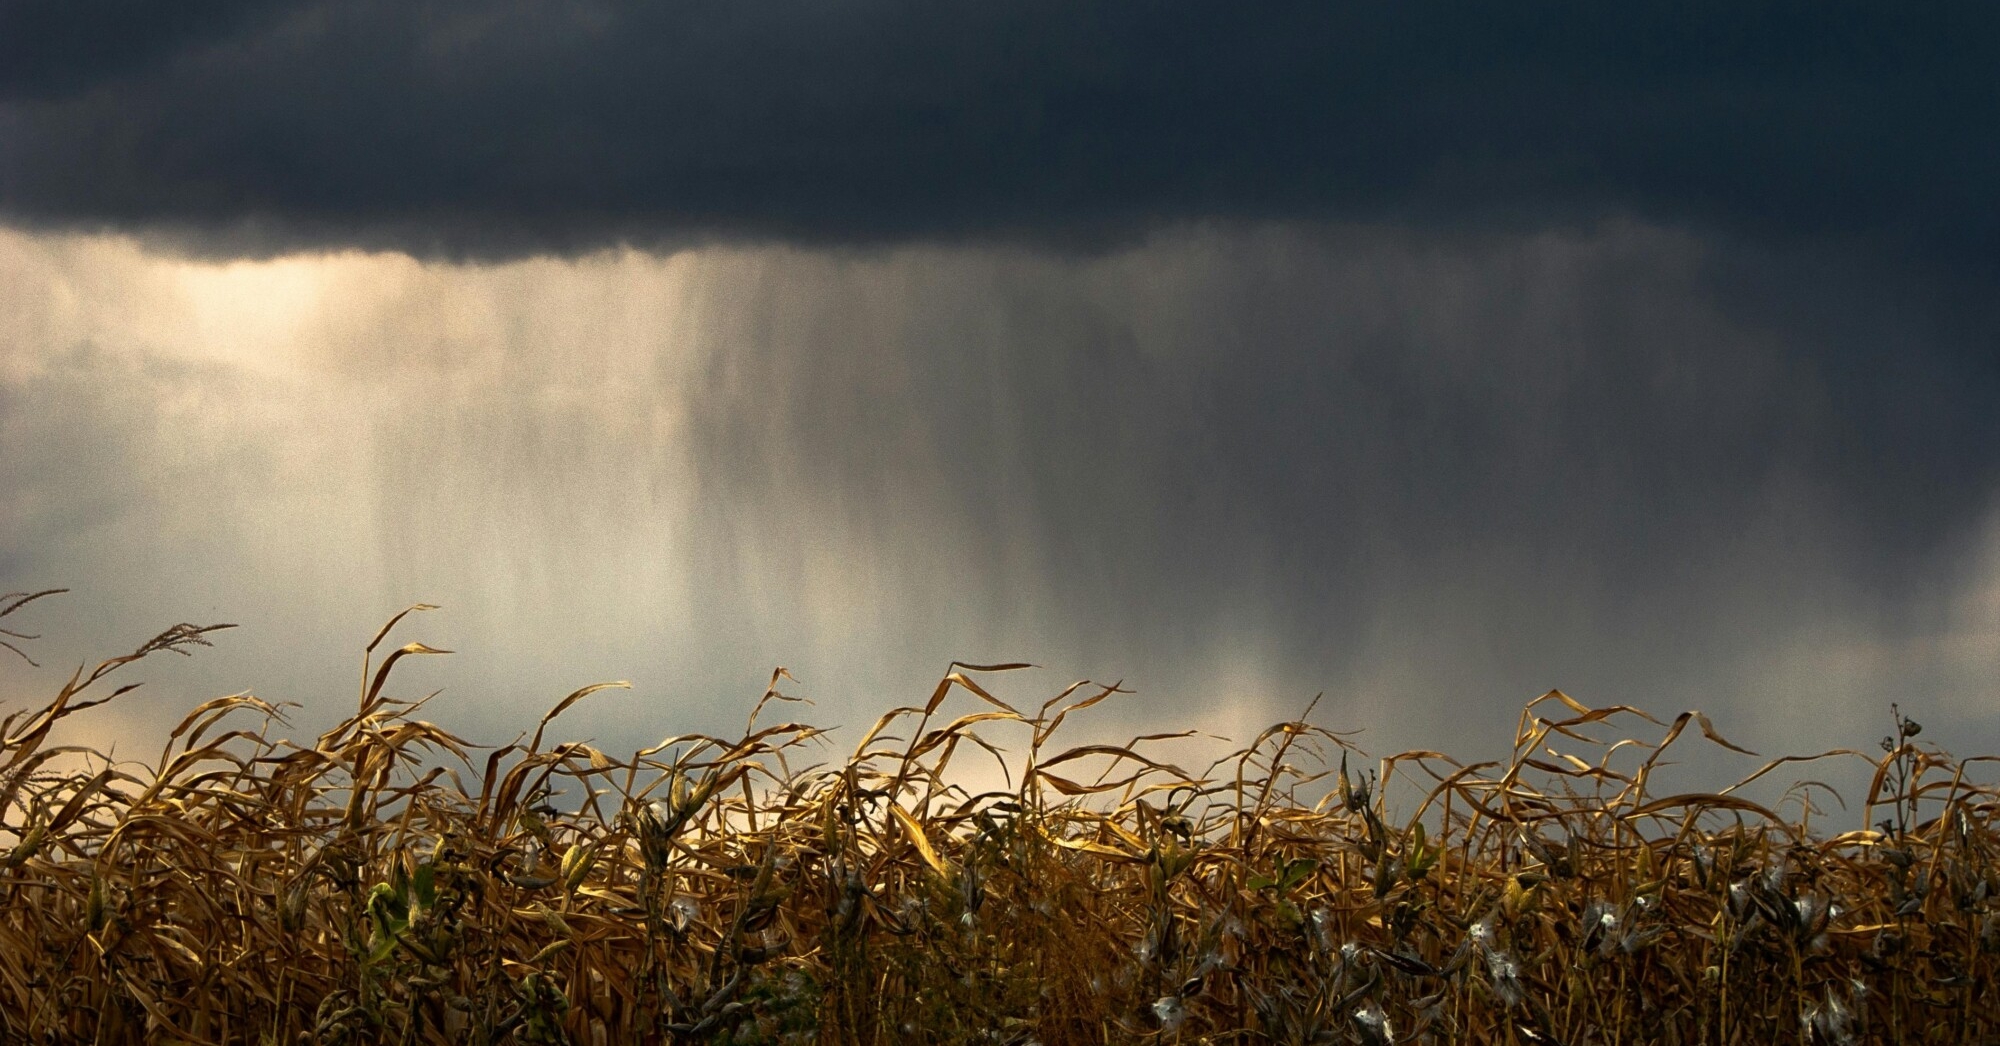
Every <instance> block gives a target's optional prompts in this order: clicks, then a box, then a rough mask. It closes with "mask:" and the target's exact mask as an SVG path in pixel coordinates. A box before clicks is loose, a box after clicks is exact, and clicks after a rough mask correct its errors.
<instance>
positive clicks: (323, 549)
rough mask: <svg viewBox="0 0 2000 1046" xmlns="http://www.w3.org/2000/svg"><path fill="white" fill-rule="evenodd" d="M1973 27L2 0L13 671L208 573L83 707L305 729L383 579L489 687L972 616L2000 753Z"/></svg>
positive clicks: (1995, 236)
mask: <svg viewBox="0 0 2000 1046" xmlns="http://www.w3.org/2000/svg"><path fill="white" fill-rule="evenodd" d="M1996 23H2000V14H1996V13H1995V9H1993V8H1990V7H1988V6H1986V5H1978V4H1971V3H1955V4H1916V5H1903V6H1898V7H1893V8H1892V7H1889V6H1884V5H1876V4H1861V3H1846V2H1831V3H1825V2H1823V3H1813V4H1804V3H1744V2H1741V0H1734V2H1730V3H1721V2H1714V3H1708V2H1698V3H1684V2H1683V3H1663V2H1652V0H1638V2H1633V3H1628V4H1617V5H1606V4H1599V3H1582V2H1536V3H1522V2H1519V0H1511V2H1506V3H1501V2H1487V0H1458V2H1455V3H1448V4H1447V3H1441V2H1423V0H1419V2H1405V3H1395V4H1389V3H1365V2H1364V3H1350V4H1328V3H1323V2H1315V3H1286V2H1277V3H1271V4H1263V5H1254V6H1249V7H1246V6H1243V5H1219V4H1192V3H1167V2H1155V3H1129V2H1120V3H1112V2H1099V0H1064V2H1060V3H1058V2H1053V0H1049V2H1040V0H1012V2H1001V3H995V2H990V0H989V2H981V3H938V2H935V0H931V2H925V3H913V2H901V0H844V2H839V3H828V2H805V0H758V2H751V3H745V2H742V0H728V2H722V0H684V2H675V3H658V2H636V0H635V2H621V0H603V2H594V3H584V2H575V3H558V2H553V0H520V2H516V3H509V4H499V5H496V4H490V3H479V4H474V3H469V2H459V0H438V2H414V3H413V2H408V0H397V2H387V0H384V2H375V0H359V2H342V3H331V2H321V0H284V2H270V0H265V2H257V0H189V2H186V3H181V4H174V5H159V4H149V3H136V2H132V0H67V2H59V0H0V590H6V591H14V590H34V589H40V588H46V587H58V586H60V587H68V588H70V589H71V590H72V592H71V593H69V594H67V595H65V596H62V597H58V598H55V599H52V600H47V601H43V602H41V603H37V604H35V605H34V607H33V608H32V612H30V611H28V610H24V611H23V613H22V615H20V620H21V621H22V625H21V626H20V627H23V628H30V629H31V630H34V631H40V632H43V633H45V636H44V638H42V639H40V640H36V641H34V643H32V644H30V645H29V647H28V649H29V651H30V652H31V653H33V654H34V655H35V656H36V659H37V660H39V661H42V662H43V663H44V666H45V667H43V668H41V669H34V668H31V667H29V666H28V665H26V664H25V663H24V662H21V661H19V660H17V659H13V658H11V657H8V658H7V659H6V661H5V662H4V663H0V697H4V699H5V700H7V701H8V703H9V704H18V703H19V702H21V701H25V700H29V699H31V698H33V697H34V696H35V695H38V694H41V693H44V692H46V691H49V690H52V689H53V687H54V686H56V685H58V684H59V683H60V679H59V678H58V676H59V675H61V674H64V673H65V672H66V670H67V668H68V667H73V666H74V664H75V663H77V662H80V661H83V660H85V659H95V658H97V657H102V656H108V655H111V654H115V653H120V652H124V651H125V650H127V649H130V648H131V647H133V646H135V645H136V644H137V643H138V642H139V641H141V640H143V639H144V638H146V637H148V636H150V635H152V634H153V633H155V632H157V631H159V630H160V629H161V628H164V627H165V626H167V625H169V624H172V623H174V622H177V621H183V620H186V621H193V622H196V623H201V624H207V623H212V622H220V621H227V622H232V623H235V624H237V625H239V627H238V628H237V629H235V630H233V631H230V632H226V633H222V634H219V635H218V636H217V637H216V648H215V649H213V650H205V651H200V652H199V656H198V657H196V658H193V659H190V660H188V661H186V662H180V661H177V660H176V661H174V662H173V663H166V662H165V661H164V660H160V661H156V662H149V663H148V664H147V665H146V666H144V667H143V670H142V677H143V678H146V679H148V680H150V682H149V683H148V687H147V689H146V690H145V691H143V692H142V693H143V695H144V696H135V697H134V698H132V699H121V702H120V703H119V704H117V705H114V706H108V707H106V708H102V709H96V710H93V712H92V714H93V715H95V716H96V718H95V719H94V720H93V725H92V727H91V729H92V730H94V731H96V733H95V734H93V736H92V738H91V739H92V740H93V741H96V742H98V743H104V744H125V745H127V746H142V747H143V746H151V745H155V744H157V739H158V734H159V732H160V730H161V729H162V725H163V724H170V723H171V722H173V721H174V720H176V719H178V718H179V714H180V712H181V711H182V710H184V709H185V708H186V707H188V706H189V705H191V704H192V703H193V702H194V701H196V700H199V699H201V698H204V697H208V696H214V695H215V694H219V693H227V692H234V691H238V690H244V689H250V690H254V691H255V692H256V693H258V694H259V695H261V696H264V697H266V698H267V699H271V700H288V701H296V702H299V703H300V704H301V706H302V707H301V708H300V709H299V710H298V711H297V712H296V713H295V717H296V718H297V720H298V721H299V724H300V726H301V732H302V733H303V732H305V730H304V728H305V727H306V726H307V725H308V724H323V723H325V722H329V721H331V719H332V718H333V717H335V716H337V715H338V714H339V711H340V710H341V709H343V708H345V707H347V706H348V703H349V702H351V701H352V700H353V697H354V695H353V689H354V686H355V678H356V673H357V670H358V667H359V652H360V648H361V646H362V645H363V644H364V643H365V642H366V640H367V639H368V637H369V636H370V635H372V634H373V630H374V628H375V627H377V626H378V625H379V624H380V623H381V622H382V621H383V620H385V619H386V618H387V617H388V615H389V614H391V613H393V612H395V611H396V610H399V609H401V608H402V607H404V606H407V605H409V604H411V603H415V602H420V601H421V602H428V603H435V604H440V605H441V606H442V608H443V609H440V610H438V611H434V612H431V613H429V614H426V615H423V616H421V617H420V619H418V620H416V621H413V622H411V623H409V624H407V625H406V626H405V629H404V631H403V632H402V633H399V636H405V637H406V638H410V639H422V640H423V641H425V642H428V643H430V644H432V645H434V646H439V647H447V648H450V649H453V650H454V651H457V653H456V654H454V655H453V656H452V657H451V658H441V659H428V660H427V661H426V663H424V664H421V665H413V666H411V667H410V669H409V682H408V684H407V686H408V687H409V688H410V689H411V690H412V692H413V693H414V692H422V691H427V690H428V689H431V688H442V690H443V693H442V694H441V695H440V696H439V697H438V699H437V701H436V703H434V704H433V705H432V706H431V709H430V711H431V713H432V714H433V715H434V717H435V718H437V719H440V720H443V721H445V722H447V723H449V724H451V725H453V726H455V727H457V728H458V729H459V730H460V732H462V733H464V734H466V735H468V736H469V737H471V738H473V739H475V740H481V741H487V742H492V741H504V740H506V739H508V738H510V737H511V736H512V735H513V733H514V732H515V731H517V730H518V729H520V728H521V727H523V726H527V725H530V723H531V720H532V719H533V718H535V717H537V716H539V714H540V712H541V711H542V710H543V709H544V708H546V707H547V706H548V705H550V704H552V703H553V702H554V701H555V700H556V699H557V698H559V697H561V696H562V695H563V694H565V693H567V692H569V691H570V690H572V689H575V688H576V687H578V686H582V685H584V684H587V683H591V682H596V681H600V680H606V679H629V680H631V681H632V682H633V684H634V689H633V690H632V691H631V692H630V693H629V694H626V693H618V694H613V695H600V696H598V697H597V698H594V699H593V700H592V702H590V703H588V704H586V705H584V706H581V707H579V708H578V709H577V710H575V711H573V712H571V713H569V715H568V718H566V719H565V721H564V722H565V725H566V727H567V728H568V730H569V731H570V732H571V733H572V734H574V735H575V736H586V737H593V738H595V739H597V740H598V741H599V742H600V743H601V744H602V745H604V746H605V747H610V748H618V747H637V746H639V745H644V744H648V743H650V742H652V741H654V740H657V739H658V738H659V737H661V736H663V735H666V734H670V733H680V732H685V731H688V730H715V731H727V730H733V729H737V728H739V727H740V724H741V722H742V719H743V717H744V716H745V715H746V714H747V711H748V706H749V704H750V703H751V702H752V701H754V699H755V697H756V695H757V694H759V693H761V691H762V689H763V687H764V685H765V683H766V682H767V680H768V679H769V677H770V673H771V671H772V669H773V668H774V667H776V666H780V665H782V666H785V667H786V668H788V669H789V670H790V671H791V672H792V673H793V675H795V676H797V677H798V679H799V683H798V684H797V685H795V686H794V685H790V684H788V686H787V689H788V691H789V692H796V693H799V694H803V695H805V696H808V697H810V698H812V699H813V700H814V701H815V702H816V705H815V707H813V708H811V709H806V710H804V711H802V712H801V713H800V714H801V715H802V716H803V717H805V718H808V719H811V720H812V721H815V722H818V723H821V724H822V725H829V726H840V727H843V728H844V731H843V732H845V733H847V734H850V735H852V734H857V733H858V731H859V730H861V729H865V726H866V724H867V723H869V722H872V720H873V719H874V717H875V716H876V715H877V714H879V713H880V712H881V711H883V710H885V709H887V708H889V707H891V706H893V705H896V704H904V703H910V702H913V701H917V700H919V699H920V698H921V697H923V696H924V695H925V694H927V693H928V691H929V689H930V686H931V685H932V684H933V683H934V682H935V681H936V679H937V678H938V677H939V676H940V675H941V674H942V673H943V672H944V671H945V670H946V668H947V666H948V665H949V664H950V663H951V662H952V661H953V660H962V661H968V662H996V661H1030V662H1033V663H1035V664H1036V665H1038V666H1041V667H1040V668H1039V669H1037V670H1036V671H1034V672H1026V673H1019V674H1016V675H1013V676H1009V677H1007V678H1006V679H1005V680H1004V684H1005V686H1006V687H1007V688H1008V693H1009V694H1012V695H1015V696H1020V697H1022V698H1023V699H1027V698H1030V697H1034V698H1039V697H1041V696H1046V695H1052V694H1054V693H1055V692H1056V691H1058V690H1060V689H1061V688H1062V687H1063V686H1065V685H1067V684H1068V683H1070V682H1072V681H1074V680H1075V679H1080V678H1091V679H1096V680H1099V681H1103V682H1111V681H1114V680H1123V681H1124V682H1125V684H1126V686H1127V687H1128V688H1129V689H1132V690H1133V691H1134V693H1133V694H1132V695H1130V696H1128V697H1122V698H1120V700H1119V702H1117V703H1114V704H1110V705H1107V706H1104V709H1103V713H1102V715H1101V716H1100V717H1099V723H1100V725H1099V727H1097V728H1098V729H1102V730H1105V731H1109V732H1111V733H1114V734H1115V733H1119V732H1124V733H1134V732H1140V731H1152V730H1161V729H1183V728H1191V729H1199V730H1203V731H1207V732H1210V733H1214V734H1219V735H1226V736H1230V737H1233V738H1235V739H1237V740H1247V738H1248V737H1249V736H1251V735H1253V734H1254V733H1255V732H1256V731H1257V730H1258V729H1259V728H1261V727H1262V726H1263V725H1265V724H1267V723H1269V722H1271V721H1274V720H1276V719H1280V718H1288V717H1290V716H1293V715H1296V714H1297V713H1298V712H1299V711H1300V710H1302V709H1303V708H1304V707H1305V705H1306V703H1307V702H1308V701H1310V700H1311V699H1312V698H1313V696H1314V695H1316V694H1320V693H1322V692H1323V693H1324V694H1325V695H1326V696H1325V698H1324V699H1323V700H1322V701H1321V703H1320V705H1319V707H1318V709H1317V710H1316V712H1315V718H1316V721H1319V722H1322V723H1323V724H1325V725H1328V726H1331V727H1335V728H1340V729H1353V728H1360V729H1363V730H1364V731H1365V732H1364V733H1363V734H1362V735H1361V738H1360V741H1361V743H1362V744H1363V745H1364V746H1365V747H1367V748H1369V749H1370V750H1372V751H1375V752H1377V753H1386V752H1389V751H1394V750H1397V749H1400V748H1408V747H1426V748H1442V749H1444V750H1447V751H1452V752H1454V753H1459V754H1462V755H1463V756H1465V757H1467V758H1488V757H1492V756H1496V755H1500V754H1503V753H1504V752H1505V749H1506V747H1507V744H1508V741H1509V740H1510V739H1511V734H1512V730H1513V725H1514V720H1515V717H1516V714H1517V713H1518V711H1519V709H1520V707H1521V706H1522V704H1524V703H1525V702H1526V701H1527V700H1529V699H1531V698H1532V697H1534V696H1536V695H1538V694H1541V693H1542V692H1544V691H1546V690H1548V689H1550V688H1552V687H1560V688H1562V689H1564V690H1565V691H1567V692H1569V693H1571V694H1573V695H1575V696H1577V697H1578V698H1579V699H1581V700H1583V701H1585V702H1586V703H1592V704H1612V703H1625V704H1633V705H1638V706H1641V707H1644V708H1647V709H1649V710H1651V711H1653V712H1654V713H1656V714H1658V715H1660V716H1661V717H1662V718H1666V717H1670V716H1671V715H1673V714H1674V713H1676V712H1679V711H1681V710H1683V709H1695V708H1699V709H1702V710H1704V711H1706V712H1708V713H1709V714H1711V715H1712V716H1713V717H1714V718H1715V720H1716V722H1717V724H1718V726H1720V727H1722V728H1723V731H1724V733H1726V734H1728V735H1729V736H1730V737H1731V739H1732V740H1734V741H1736V742H1738V743H1740V744H1743V745H1746V746H1748V747H1751V748H1755V749H1757V750H1759V751H1760V752H1766V753H1767V754H1781V753H1795V752H1805V751H1815V750H1819V749H1821V748H1825V747H1831V746H1836V745H1854V746H1860V747H1866V746H1868V745H1869V744H1871V743H1872V741H1873V740H1874V739H1875V738H1876V737H1878V736H1879V735H1880V734H1881V733H1883V732H1884V730H1885V729H1886V727H1887V726H1888V713H1887V704H1888V702H1889V701H1891V700H1896V701H1900V702H1901V703H1902V705H1903V706H1904V708H1905V710H1906V711H1908V712H1909V713H1910V714H1912V715H1915V716H1916V717H1917V718H1919V719H1920V720H1922V721H1923V722H1925V724H1926V726H1927V733H1926V734H1925V736H1926V737H1927V738H1930V737H1935V738H1937V739H1938V740H1939V741H1940V742H1941V743H1943V744H1944V745H1945V746H1946V747H1948V748H1951V749H1953V750H1955V751H1958V752H1960V753H1961V754H1974V753H1984V752H1993V751H2000V747H1996V745H2000V694H1996V681H2000V499H1996V496H1995V495H1996V492H2000V485H1996V481H2000V410H1996V409H1995V407H1996V405H2000V304H1996V303H2000V210H1996V209H1995V208H1994V207H1992V205H1991V199H1990V197H1991V190H1992V188H1993V187H1994V186H1995V185H2000V139H1996V138H1995V137H1994V136H1993V135H1992V134H1991V128H1992V127H1993V126H1995V125H1996V122H2000V86H1996V82H1995V81H1994V80H1993V78H1992V77H1991V75H1990V69H1991V59H1992V54H1991V44H1990V41H1991V40H1993V39H1995V38H1996V35H1995V31H1996V30H2000V24H1996ZM13 620H15V619H10V623H12V621H13ZM0 656H5V652H4V651H0ZM139 677H140V676H135V678H139ZM836 736H838V735H836ZM1699 758H1708V757H1707V756H1702V757H1699ZM1717 758H1720V757H1717ZM1717 765H1718V766H1727V767H1736V766H1739V765H1741V766H1742V767H1743V768H1745V769H1747V768H1749V767H1754V766H1755V765H1756V762H1755V761H1754V760H1748V761H1743V760H1739V761H1738V762H1730V763H1726V764H1724V763H1718V764H1717Z"/></svg>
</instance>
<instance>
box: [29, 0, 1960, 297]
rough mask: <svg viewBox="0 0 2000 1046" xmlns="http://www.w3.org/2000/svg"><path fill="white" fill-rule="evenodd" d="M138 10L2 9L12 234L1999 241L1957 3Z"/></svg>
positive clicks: (217, 238) (559, 245) (603, 1)
mask: <svg viewBox="0 0 2000 1046" xmlns="http://www.w3.org/2000/svg"><path fill="white" fill-rule="evenodd" d="M139 6H140V7H142V8H144V10H139V9H138V8H133V7H132V6H131V5H125V4H122V3H115V2H112V0H94V2H92V3H88V4H69V5H55V4H49V3H46V2H42V0H26V2H23V0H14V2H10V3H8V4H6V5H4V6H0V30H4V31H0V39H5V40H8V41H9V43H8V47H9V48H10V49H11V51H10V52H5V53H0V68H6V69H8V70H9V76H8V78H7V79H5V80H0V156H4V161H0V214H4V215H5V216H6V218H7V220H9V221H12V222H14V223H17V224H20V225H25V226H32V227H44V228H70V229H92V228H104V227H111V228H122V229H135V230H144V231H147V232H148V233H149V234H150V235H153V236H156V237H160V238H162V240H164V241H171V242H175V243H178V244H180V245H181V246H183V247H186V248H191V249H197V250H203V251H210V252H220V253H232V252H240V251H248V252H253V253H268V252H273V251H282V250H285V249H290V248H293V247H298V246H313V245H318V246H346V245H359V246H364V247H370V248H395V249H402V250H409V251H412V252H414V253H417V254H419V255H422V256H438V255H450V256H477V257H496V256H513V255H520V254H527V253H536V252H543V251H555V252H573V251H579V250H586V249H590V248H594V247H599V246H603V245H607V244H617V243H628V244H635V245H639V246H642V247H662V246H665V247H672V246H676V245H685V244H689V243H698V242H709V241H713V240H716V239H751V240H761V241H770V240H791V241H797V242H808V243H818V244H831V243H872V244H882V243H896V242H913V241H919V242H956V241H963V240H966V239H979V240H984V241H989V242H990V241H1013V242H1032V243H1038V244H1044V245H1047V244H1089V245H1095V246H1103V245H1106V244H1115V243H1132V242H1136V241H1135V240H1134V237H1139V236H1142V235H1143V234H1144V233H1145V232H1146V231H1147V230H1151V229H1155V228H1158V227H1160V226H1161V225H1162V224H1168V225H1171V224H1172V223H1176V222H1182V221H1189V220H1203V219H1210V218H1221V219H1230V220H1238V219H1251V220H1256V219H1285V220H1334V221H1341V222H1348V221H1356V220H1360V221H1392V222H1398V223H1411V224H1415V225H1419V226H1428V227H1432V228H1457V227H1463V226H1464V225H1465V224H1467V223H1477V224H1480V225H1483V226H1485V227H1489V228H1501V229H1516V230H1524V229H1525V230H1532V229H1535V228H1541V227H1545V226H1548V225H1550V224H1551V223H1555V224H1559V225H1569V226H1572V227H1588V225H1589V223H1591V222H1593V221H1595V220H1597V219H1599V218H1601V217H1603V216H1605V215H1610V214H1628V215H1636V216H1638V217H1639V218H1640V219H1641V220H1643V221H1646V222H1654V223H1665V224H1669V225H1679V224H1689V225H1693V226H1696V227H1699V228H1703V229H1716V230H1723V231H1726V232H1731V233H1737V234H1744V235H1749V236H1751V237H1753V238H1757V239H1775V240H1776V241H1778V242H1783V243H1792V244H1814V243H1825V242H1865V243H1867V244H1870V245H1871V248H1872V249H1875V250H1879V251H1883V252H1886V254H1887V256H1892V257H1904V258H1920V259H1927V260H1930V261H1938V262H1943V263H1944V264H1946V265H1948V266H1950V265H1966V264H1974V265H1977V266H1979V267H1981V268H1983V269H1986V270H1989V271H1990V269H1991V268H1992V265H1993V262H1994V261H1995V255H1994V253H1993V244H1994V243H1995V242H1996V236H2000V227H1996V225H1995V223H1994V219H1993V218H1992V217H1991V215H1992V213H1993V209H1992V208H1991V207H1990V206H1987V205H1986V204H1987V201H1986V199H1985V196H1986V193H1987V189H1988V187H1989V186H1990V185H1992V184H1993V183H1994V181H1995V178H1996V176H2000V144H1996V142H1995V139H1994V136H1993V135H1991V134H1990V133H1988V129H1989V128H1990V127H1991V126H1993V125H1994V123H1995V122H1996V119H2000V92H1997V91H1996V90H1995V88H1994V85H1993V82H1992V78H1991V75H1990V65H1991V62H1990V55H1989V54H1988V53H1987V52H1988V50H1989V48H1988V47H1987V41H1990V40H1991V39H1993V37H1994V34H1995V31H1996V30H2000V24H1996V18H2000V15H1996V14H1995V12H1994V11H1993V9H1992V8H1990V7H1988V6H1985V5H1976V4H1940V5H1926V6H1921V7H1916V8H1908V7H1903V8H1891V7H1887V6H1883V5H1879V4H1864V3H1858V2H1840V3H1832V4H1825V3H1822V4H1812V5H1794V4H1754V3H1751V4H1746V3H1741V2H1738V0H1726V2H1725V0H1716V2H1712V3H1702V4H1697V5H1694V6H1692V7H1690V6H1689V5H1687V4H1685V3H1666V2H1645V3H1625V4H1615V5H1604V4H1595V3H1582V2H1549V3H1526V4H1524V3H1517V2H1510V0H1493V2H1484V0H1481V2H1475V3H1464V2H1451V3H1447V2H1443V0H1437V2H1428V0H1426V2H1417V3H1395V4H1380V3H1369V4H1326V3H1319V2H1298V3H1279V4H1263V5H1256V6H1254V7H1243V6H1230V5H1215V4H1199V3H1177V2H1176V3H1160V4H1129V3H1103V2H1086V3H1078V2H1076V0H1016V2H1009V3H931V2H923V3H918V2H910V0H866V2H862V3H846V4H839V5H825V4H810V3H801V2H796V0H778V2H770V3H750V4H745V3H738V2H733V0H731V2H711V0H696V2H682V3H671V4H662V3H638V2H621V0H599V2H591V3H574V2H556V0H533V2H528V3H521V4H509V5H503V6H497V7H496V6H494V5H491V4H484V3H471V2H461V0H424V2H417V3H411V2H406V0H394V2H389V0H363V2H348V0H343V2H339V3H334V2H330V0H320V2H312V0H306V2H296V3H293V2H287V3H276V2H271V3H264V4H250V3H238V2H214V3H203V4H190V5H170V6H171V7H172V8H173V11H172V12H167V11H165V10H164V9H162V10H160V11H155V10H153V7H156V6H158V5H150V6H149V5H139ZM8 53H12V54H13V58H12V59H8V58H7V57H6V54H8Z"/></svg>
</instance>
